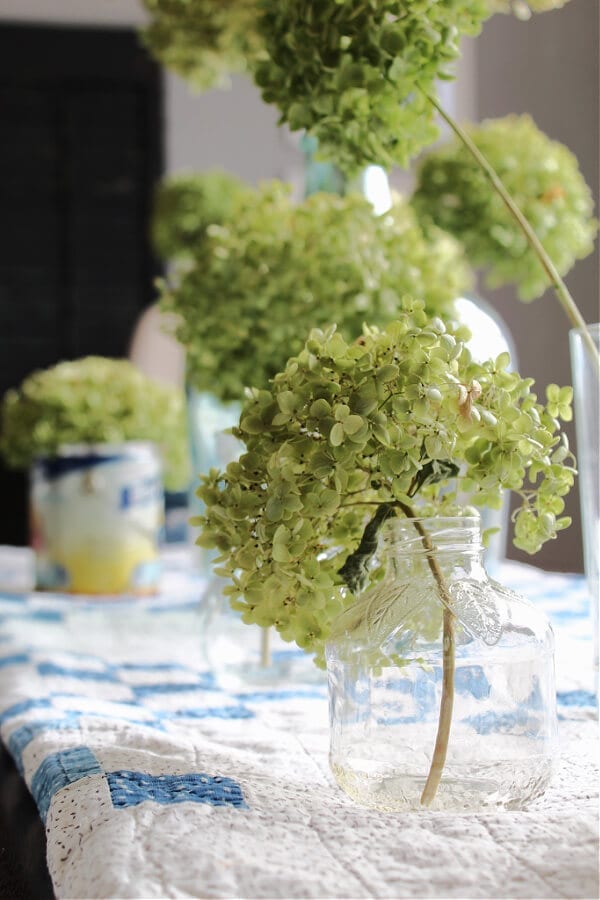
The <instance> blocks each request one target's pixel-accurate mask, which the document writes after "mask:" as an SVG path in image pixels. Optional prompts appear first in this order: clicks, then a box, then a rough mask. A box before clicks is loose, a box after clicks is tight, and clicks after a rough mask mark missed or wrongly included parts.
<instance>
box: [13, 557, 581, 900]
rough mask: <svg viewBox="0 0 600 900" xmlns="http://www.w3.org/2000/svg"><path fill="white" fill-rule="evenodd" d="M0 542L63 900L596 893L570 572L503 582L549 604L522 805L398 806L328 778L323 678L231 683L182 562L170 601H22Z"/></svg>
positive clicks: (29, 732)
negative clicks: (540, 712)
mask: <svg viewBox="0 0 600 900" xmlns="http://www.w3.org/2000/svg"><path fill="white" fill-rule="evenodd" d="M28 564H29V558H28V555H27V551H20V552H17V551H15V550H14V549H12V550H11V549H9V548H5V549H4V550H3V551H1V552H0V582H1V583H2V587H3V589H2V590H1V591H0V735H1V737H2V740H3V742H4V743H5V745H6V747H7V748H8V750H9V752H10V753H11V755H12V757H13V758H14V760H15V762H16V765H17V766H18V768H19V770H20V772H21V773H22V775H23V778H24V780H25V782H26V784H27V786H28V788H29V790H30V792H31V794H32V795H33V797H34V799H35V801H36V803H37V806H38V809H39V812H40V816H41V817H42V819H43V820H44V821H45V823H46V834H47V854H48V867H49V871H50V875H51V877H52V881H53V884H54V889H55V892H56V894H57V896H59V897H79V898H82V897H114V898H116V897H119V898H124V897H144V898H150V897H226V898H236V897H245V898H270V897H274V898H275V897H277V898H292V897H318V898H341V897H357V898H358V897H460V898H470V897H489V898H492V897H502V898H508V897H515V898H516V897H529V898H542V897H544V898H545V897H568V898H588V897H590V898H593V897H597V896H598V874H597V860H598V852H597V848H598V843H597V841H598V838H597V822H598V790H597V789H598V778H597V771H596V760H597V755H598V753H597V751H598V742H597V739H598V732H597V721H596V701H595V678H594V675H593V672H592V668H591V658H592V648H591V635H590V625H589V620H588V615H587V607H588V603H587V596H586V590H585V585H584V582H583V579H582V578H581V577H578V576H567V575H554V574H547V573H542V572H540V571H539V570H536V569H534V568H531V567H528V566H521V565H518V564H516V563H510V564H506V565H505V566H504V567H503V569H502V571H501V572H500V573H499V578H500V580H501V581H503V582H504V583H505V584H508V585H509V586H511V587H514V588H516V589H517V590H520V591H521V592H522V593H524V594H525V595H526V596H529V597H530V599H532V600H533V601H534V602H535V603H540V604H542V606H543V607H544V608H545V610H546V611H547V612H548V613H549V614H550V616H551V618H552V620H553V623H554V626H555V632H556V637H557V681H558V700H559V716H560V730H561V759H560V765H559V769H558V772H557V775H556V776H555V778H554V781H553V783H552V785H551V787H550V789H549V790H548V792H547V793H546V795H545V796H544V797H543V798H541V799H540V800H538V801H536V802H535V803H534V804H532V806H531V807H530V809H529V810H528V811H526V812H486V813H485V814H477V815H450V814H446V813H433V812H426V811H423V812H419V813H413V814H408V815H388V814H381V813H377V812H373V811H369V810H366V809H363V808H361V807H359V806H357V805H355V804H354V803H353V802H352V801H351V800H350V799H348V798H347V797H345V795H344V794H342V793H341V792H340V791H339V790H338V788H337V787H336V785H335V783H334V782H333V779H332V777H331V775H330V773H329V769H328V764H327V749H328V747H327V743H328V734H327V702H326V687H325V684H324V683H323V682H319V681H315V680H314V679H313V680H310V681H306V683H301V682H298V681H296V682H294V683H288V684H284V683H282V684H277V685H276V686H274V687H273V686H270V687H268V688H267V687H264V688H263V689H257V688H256V687H255V688H252V689H250V688H247V689H245V690H240V691H238V692H234V693H232V692H227V691H225V690H222V689H220V687H219V684H218V683H217V681H216V679H215V676H214V674H213V673H211V672H210V671H207V670H206V666H205V665H204V664H203V661H202V657H201V654H200V649H199V648H200V640H199V631H200V614H199V602H198V598H199V594H200V592H201V583H200V582H199V580H198V579H195V578H194V577H193V576H192V575H191V574H190V570H189V567H188V565H187V559H186V556H185V553H181V554H178V553H177V552H175V553H172V555H171V556H170V558H169V560H168V565H167V571H166V574H165V579H164V590H163V593H162V594H161V595H160V596H158V597H155V598H152V599H145V600H119V601H112V602H111V601H104V602H99V601H93V600H86V599H84V598H67V597H60V596H55V595H47V594H46V595H42V594H35V593H33V592H31V591H30V590H29V591H28V592H25V593H23V592H22V591H23V588H24V587H26V586H25V585H24V584H23V579H24V577H26V575H27V571H28Z"/></svg>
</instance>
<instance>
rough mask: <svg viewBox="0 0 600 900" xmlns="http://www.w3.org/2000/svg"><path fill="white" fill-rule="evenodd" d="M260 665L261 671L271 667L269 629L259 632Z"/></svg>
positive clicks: (262, 629)
mask: <svg viewBox="0 0 600 900" xmlns="http://www.w3.org/2000/svg"><path fill="white" fill-rule="evenodd" d="M260 665H261V668H262V669H268V668H269V666H270V665H271V629H270V628H261V630H260Z"/></svg>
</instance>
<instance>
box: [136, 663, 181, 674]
mask: <svg viewBox="0 0 600 900" xmlns="http://www.w3.org/2000/svg"><path fill="white" fill-rule="evenodd" d="M119 668H120V669H123V670H124V671H126V672H189V669H186V667H185V666H182V665H180V664H179V663H122V664H121V665H120V666H119Z"/></svg>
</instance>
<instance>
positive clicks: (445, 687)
mask: <svg viewBox="0 0 600 900" xmlns="http://www.w3.org/2000/svg"><path fill="white" fill-rule="evenodd" d="M397 504H398V506H399V508H400V509H401V510H402V512H403V513H404V515H405V516H406V517H407V519H411V520H412V522H413V525H414V526H415V529H416V530H417V532H418V534H419V536H420V538H421V542H422V544H423V547H424V548H425V554H426V556H427V563H428V565H429V568H430V569H431V574H432V575H433V578H434V580H435V583H436V585H437V588H438V591H439V593H440V597H441V598H442V600H443V601H444V612H443V619H442V622H443V624H442V697H441V700H440V713H439V717H438V729H437V735H436V739H435V747H434V749H433V756H432V758H431V765H430V767H429V774H428V775H427V780H426V782H425V787H424V788H423V792H422V794H421V806H430V805H431V803H432V802H433V800H434V799H435V795H436V793H437V789H438V787H439V784H440V781H441V780H442V773H443V771H444V765H445V764H446V755H447V753H448V741H449V738H450V728H451V726H452V711H453V708H454V670H455V666H456V651H455V646H456V639H455V632H454V622H455V617H454V614H453V613H452V610H451V605H452V598H451V597H450V594H449V592H448V586H447V584H446V579H445V578H444V575H443V573H442V570H441V569H440V567H439V564H438V561H437V559H436V557H435V550H434V547H433V544H432V543H431V538H430V536H429V534H428V532H427V531H426V530H425V529H424V528H423V526H422V525H421V523H420V522H419V520H418V519H417V517H416V516H415V513H414V511H413V510H412V509H411V507H410V506H408V505H407V504H406V503H402V502H401V501H397Z"/></svg>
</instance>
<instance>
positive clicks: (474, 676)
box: [455, 666, 492, 700]
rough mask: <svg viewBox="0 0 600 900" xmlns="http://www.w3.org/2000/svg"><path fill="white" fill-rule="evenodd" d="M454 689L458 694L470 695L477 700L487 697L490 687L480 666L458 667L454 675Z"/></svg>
mask: <svg viewBox="0 0 600 900" xmlns="http://www.w3.org/2000/svg"><path fill="white" fill-rule="evenodd" d="M455 679H456V680H455V687H456V691H457V693H459V694H470V695H471V696H472V697H475V698H476V699H477V700H481V699H482V698H483V697H489V695H490V692H491V690H492V686H491V684H490V683H489V681H488V680H487V678H486V676H485V673H484V671H483V669H482V667H481V666H467V667H465V668H463V667H459V668H458V669H457V670H456V675H455Z"/></svg>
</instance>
